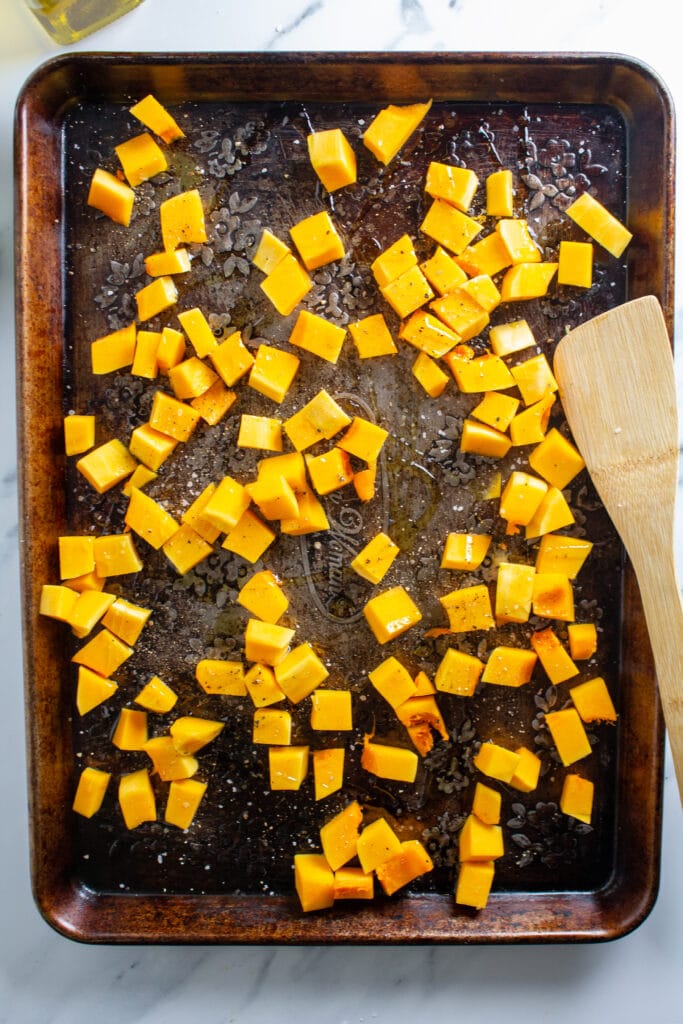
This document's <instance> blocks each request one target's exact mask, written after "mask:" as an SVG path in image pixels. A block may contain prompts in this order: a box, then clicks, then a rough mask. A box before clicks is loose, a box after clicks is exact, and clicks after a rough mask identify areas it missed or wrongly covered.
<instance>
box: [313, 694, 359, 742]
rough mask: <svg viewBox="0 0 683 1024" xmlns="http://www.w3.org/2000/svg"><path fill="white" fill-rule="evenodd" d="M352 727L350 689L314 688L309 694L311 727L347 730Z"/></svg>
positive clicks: (322, 729) (332, 730)
mask: <svg viewBox="0 0 683 1024" xmlns="http://www.w3.org/2000/svg"><path fill="white" fill-rule="evenodd" d="M352 728H353V713H352V708H351V691H350V690H324V689H316V690H314V691H313V693H312V694H311V729H315V730H316V731H318V732H326V731H331V732H348V730H349V729H352Z"/></svg>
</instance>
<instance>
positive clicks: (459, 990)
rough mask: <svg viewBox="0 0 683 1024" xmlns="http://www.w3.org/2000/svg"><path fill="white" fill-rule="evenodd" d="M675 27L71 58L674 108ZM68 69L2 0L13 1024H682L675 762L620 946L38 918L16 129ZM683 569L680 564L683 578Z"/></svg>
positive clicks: (329, 41) (4, 798) (491, 4)
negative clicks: (206, 54) (280, 67)
mask: <svg viewBox="0 0 683 1024" xmlns="http://www.w3.org/2000/svg"><path fill="white" fill-rule="evenodd" d="M671 10H672V8H671V2H670V0H650V2H649V3H648V4H647V5H646V6H645V7H644V6H643V4H642V3H640V2H636V0H601V2H597V3H596V0H574V3H571V4H565V5H559V4H546V5H544V6H542V5H536V4H527V5H523V4H518V3H517V4H512V3H510V2H509V0H487V2H486V3H482V2H481V0H343V2H340V0H308V2H307V0H251V2H250V3H249V4H244V3H237V2H236V0H194V2H192V3H188V2H187V0H146V2H145V3H144V4H143V6H142V7H140V8H139V9H138V10H137V11H135V12H133V13H132V14H129V15H128V16H126V17H125V18H124V19H123V20H121V21H120V22H118V23H117V24H115V25H113V26H111V27H110V28H108V29H106V30H104V31H102V32H100V33H99V34H98V35H96V36H93V37H91V38H90V39H89V40H86V41H85V42H84V43H83V44H81V45H80V46H79V47H77V49H101V50H112V51H120V50H189V49H196V50H210V49H225V50H248V49H254V50H284V49H291V50H308V49H311V50H340V49H349V50H365V49H367V50H401V49H405V50H441V51H446V50H452V51H458V50H471V51H483V50H487V51H496V50H525V51H536V50H538V51H567V50H577V51H578V50H584V51H585V50H590V51H600V52H611V53H623V54H628V55H631V56H635V57H638V58H640V59H641V60H643V61H645V62H646V63H648V64H650V65H651V66H652V67H653V68H654V69H655V70H656V71H657V72H658V73H659V74H660V75H661V77H662V78H663V79H664V81H665V82H666V83H667V84H668V86H669V88H670V90H671V92H672V94H673V97H674V101H675V102H678V101H679V100H680V101H681V102H683V62H682V61H681V57H680V43H679V39H678V33H677V32H676V31H675V29H674V30H672V25H671V17H670V15H671ZM57 52H59V51H58V50H57V48H56V47H54V46H53V45H52V44H51V43H50V42H49V40H48V39H47V38H46V37H45V36H44V35H43V34H42V32H41V30H40V29H39V28H38V27H37V26H36V25H35V24H34V23H33V22H32V19H31V18H30V16H29V15H28V14H27V13H26V12H25V11H24V10H23V5H22V3H21V2H20V0H3V4H2V32H1V33H0V90H1V92H0V95H1V97H2V104H1V105H0V119H1V120H0V132H1V136H0V140H1V141H0V161H1V164H0V308H1V309H2V311H3V327H4V329H3V332H2V337H1V339H0V380H1V381H2V382H3V400H2V402H1V403H0V422H1V430H0V437H3V438H4V439H5V440H4V443H3V445H2V446H1V451H0V460H1V461H0V516H1V517H2V518H1V520H0V565H1V566H2V572H3V585H2V588H1V592H0V650H2V651H3V652H4V654H3V660H4V661H5V672H4V677H3V687H2V689H3V693H2V710H3V730H2V732H3V767H2V771H1V772H0V808H1V811H0V813H1V816H2V823H3V827H2V829H0V900H1V903H0V906H1V908H2V926H1V927H0V1024H34V1022H35V1024H48V1022H55V1024H82V1022H86V1021H87V1022H90V1021H92V1020H96V1021H97V1022H98V1024H110V1022H111V1024H114V1022H117V1024H118V1022H122V1021H125V1022H136V1024H143V1022H144V1024H157V1022H163V1024H176V1022H178V1024H179V1022H181V1021H182V1022H185V1021H186V1020H188V1019H192V1020H199V1021H202V1022H203V1024H213V1022H216V1024H218V1022H224V1024H228V1022H240V1024H242V1022H244V1024H247V1022H252V1021H254V1022H255V1021H258V1022H259V1024H269V1022H271V1021H280V1020H282V1019H285V1020H287V1019H293V1018H296V1019H297V1020H298V1021H299V1022H300V1024H308V1022H309V1021H316V1022H319V1021H323V1022H335V1024H342V1022H348V1024H360V1022H378V1024H381V1022H388V1021H392V1024H402V1022H403V1021H409V1020H410V1021H414V1020H424V1019H427V1018H430V1019H434V1020H440V1019H441V1020H444V1019H452V1020H470V1019H477V1020H482V1019H488V1020H491V1019H492V1020H496V1019H501V1020H504V1021H506V1022H507V1024H516V1022H518V1021H519V1022H522V1021H524V1022H525V1024H526V1022H527V1021H530V1020H531V1021H553V1022H556V1024H563V1022H569V1021H574V1020H576V1019H581V1018H582V1017H583V1019H594V1018H595V1017H596V1016H597V1015H599V1017H600V1019H601V1020H602V1021H605V1022H611V1021H615V1022H616V1021H619V1022H621V1024H628V1022H631V1021H634V1022H635V1021H642V1020H643V1019H648V1018H650V1019H656V1020H657V1021H658V1022H660V1024H683V1001H682V1000H681V998H680V987H679V984H678V979H679V977H680V971H681V967H682V966H683V874H682V872H681V867H680V866H681V854H680V851H681V849H682V848H683V815H682V814H681V808H680V805H679V802H678V798H677V794H676V790H675V783H674V779H673V773H672V770H671V765H670V761H669V759H668V758H667V778H666V785H665V807H664V836H663V854H662V881H661V889H660V895H659V899H658V901H657V904H656V906H655V908H654V910H653V912H652V913H651V915H650V916H649V917H648V919H647V920H646V921H645V922H644V924H642V925H641V927H640V928H639V929H637V931H636V932H635V933H634V934H632V935H630V936H627V937H626V938H623V939H620V940H619V941H617V942H615V943H610V944H606V945H598V946H575V947H558V948H553V947H509V948H458V947H455V948H439V949H428V948H419V947H413V948H399V949H394V948H371V949H337V948H312V949H287V948H284V949H283V948H260V949H259V948H257V949H250V948H204V947H195V948H189V949H187V948H174V947H171V948H116V947H113V948H108V947H105V948H92V947H88V946H79V945H76V944H73V943H71V942H69V941H68V940H66V939H63V938H61V937H59V936H58V935H56V934H55V933H54V932H53V931H52V930H51V929H50V928H49V927H48V926H47V925H45V924H44V923H43V921H42V920H41V919H40V917H39V916H38V914H37V912H36V910H35V908H34V906H33V903H32V899H31V894H30V886H29V878H28V854H27V820H26V799H25V793H26V783H25V761H24V754H23V731H24V707H23V691H22V668H21V654H20V642H21V641H20V609H19V589H18V559H17V544H16V541H17V513H16V459H15V451H14V437H15V426H14V412H15V410H14V348H13V333H12V302H13V299H12V199H11V188H12V165H11V159H12V158H11V152H12V149H11V125H12V108H13V104H14V99H15V97H16V94H17V92H18V90H19V88H20V86H21V84H22V82H23V81H24V80H25V78H26V77H27V76H28V75H29V74H30V73H31V71H32V70H33V69H34V68H35V67H37V66H38V65H39V64H40V63H41V62H42V61H43V60H45V59H47V58H48V57H50V56H52V55H54V54H55V53H57ZM654 158H655V156H654V154H653V159H654ZM678 319H679V320H680V317H679V318H678ZM680 342H681V343H683V338H681V339H680ZM678 347H679V349H680V348H683V344H679V345H678ZM680 361H681V360H680V357H679V359H678V363H679V380H681V372H680ZM682 404H683V403H682ZM678 535H679V538H680V535H681V530H680V526H679V529H678ZM678 550H679V552H680V551H681V546H680V540H679V545H678ZM681 562H682V559H681V557H680V555H679V567H680V565H681Z"/></svg>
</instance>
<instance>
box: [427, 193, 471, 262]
mask: <svg viewBox="0 0 683 1024" xmlns="http://www.w3.org/2000/svg"><path fill="white" fill-rule="evenodd" d="M420 230H421V231H422V232H423V234H425V235H428V236H429V237H430V238H432V239H433V240H434V241H435V242H437V243H438V244H439V245H441V246H443V248H444V249H447V250H448V252H451V253H454V254H455V255H456V256H458V255H460V253H462V252H463V251H464V250H465V249H466V248H467V246H468V245H469V244H470V242H472V241H473V240H474V239H475V238H476V237H477V235H478V234H479V232H480V231H481V224H480V222H479V221H478V220H475V219H474V218H473V217H469V216H468V215H467V214H466V213H463V212H462V211H461V210H458V209H456V208H455V207H454V206H451V204H450V203H447V202H446V201H445V200H444V199H435V200H434V202H433V203H432V204H431V206H430V207H429V210H428V211H427V214H426V216H425V218H424V219H423V221H422V223H421V225H420Z"/></svg>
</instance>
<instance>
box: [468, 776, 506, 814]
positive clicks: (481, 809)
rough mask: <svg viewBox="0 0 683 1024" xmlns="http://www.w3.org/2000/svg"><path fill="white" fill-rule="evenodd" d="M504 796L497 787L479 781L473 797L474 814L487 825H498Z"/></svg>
mask: <svg viewBox="0 0 683 1024" xmlns="http://www.w3.org/2000/svg"><path fill="white" fill-rule="evenodd" d="M501 804H502V798H501V795H500V793H499V792H498V790H497V789H492V788H491V787H490V786H487V785H485V784H484V783H483V782H477V783H476V785H475V787H474V797H473V798H472V814H475V815H476V816H477V818H479V821H483V822H484V824H485V825H498V824H499V822H500V808H501Z"/></svg>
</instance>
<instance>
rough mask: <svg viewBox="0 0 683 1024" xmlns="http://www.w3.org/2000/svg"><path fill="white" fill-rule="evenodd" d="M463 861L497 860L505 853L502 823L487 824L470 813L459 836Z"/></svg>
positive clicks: (460, 854) (459, 846) (460, 853)
mask: <svg viewBox="0 0 683 1024" xmlns="http://www.w3.org/2000/svg"><path fill="white" fill-rule="evenodd" d="M458 853H459V856H460V860H461V861H491V860H497V859H498V858H499V857H502V856H503V854H504V853H505V849H504V847H503V830H502V828H501V827H500V825H487V824H486V822H484V821H480V820H479V818H477V816H476V815H474V814H468V815H467V818H466V819H465V824H464V825H463V827H462V829H461V830H460V836H459V838H458Z"/></svg>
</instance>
